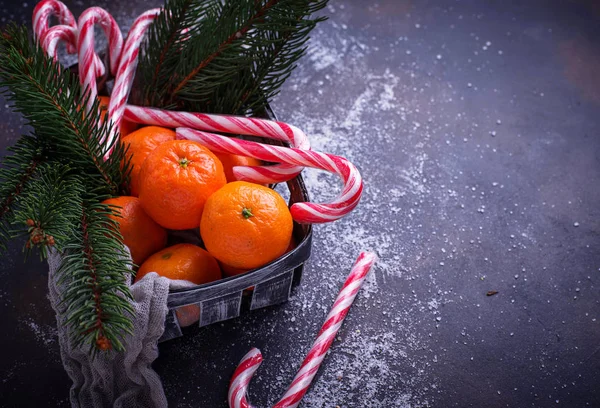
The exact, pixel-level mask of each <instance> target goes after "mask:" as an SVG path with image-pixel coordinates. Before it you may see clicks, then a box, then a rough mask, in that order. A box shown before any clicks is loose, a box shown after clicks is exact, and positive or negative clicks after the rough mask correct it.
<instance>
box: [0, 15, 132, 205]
mask: <svg viewBox="0 0 600 408" xmlns="http://www.w3.org/2000/svg"><path fill="white" fill-rule="evenodd" d="M0 86H3V87H6V88H5V90H4V94H5V95H7V98H8V99H9V100H10V101H12V102H13V103H14V107H15V110H16V111H18V112H21V113H22V114H23V116H24V117H25V119H27V121H28V124H29V125H31V126H32V127H33V128H34V130H35V136H36V137H37V138H39V139H41V140H43V143H45V144H47V145H48V146H49V148H50V150H51V152H49V153H51V154H52V155H55V156H57V157H64V158H68V159H69V161H70V163H71V164H72V166H73V168H74V169H77V170H80V171H81V172H82V174H87V175H88V177H86V178H85V183H86V187H87V190H88V191H94V192H96V193H97V192H98V191H102V192H104V194H106V195H115V194H117V193H118V192H119V190H120V189H121V186H122V185H123V184H124V181H125V180H124V177H125V176H124V174H125V175H126V174H127V170H128V169H125V170H126V171H125V172H123V171H122V169H121V162H122V161H123V159H124V158H125V156H124V149H123V148H122V147H121V148H119V147H118V146H115V152H114V154H112V155H111V157H110V159H109V160H107V161H104V160H103V159H102V157H103V154H104V152H105V151H107V150H108V149H110V148H111V147H112V146H108V145H106V144H104V143H102V141H103V140H104V139H105V137H106V136H107V135H108V134H109V132H110V130H111V126H112V124H110V122H108V121H107V122H104V123H102V122H101V121H100V115H99V114H89V113H88V114H84V113H82V109H83V108H82V107H84V106H86V104H87V99H88V97H82V96H80V95H81V89H80V85H79V83H78V81H77V79H76V78H75V77H74V76H73V75H72V74H71V73H70V72H69V70H64V69H61V67H60V65H59V64H58V63H57V62H55V61H54V60H52V59H51V58H48V57H47V56H46V55H45V53H44V52H43V50H42V49H41V48H40V47H39V45H38V44H32V43H31V42H30V40H29V38H28V35H27V31H26V29H25V28H24V27H16V26H14V25H10V26H9V27H8V29H7V30H6V31H5V33H4V35H3V36H2V37H0ZM92 112H99V102H98V101H95V102H94V105H93V108H92ZM114 143H118V140H115V142H114ZM114 143H113V145H114Z"/></svg>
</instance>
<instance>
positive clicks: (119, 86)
mask: <svg viewBox="0 0 600 408" xmlns="http://www.w3.org/2000/svg"><path fill="white" fill-rule="evenodd" d="M160 11H161V9H160V8H155V9H152V10H148V11H146V12H145V13H143V14H142V15H140V16H139V17H138V18H137V19H136V20H135V21H134V22H133V24H132V25H131V28H130V29H129V34H127V40H126V41H125V46H124V47H123V51H122V53H121V60H120V62H119V69H118V70H117V74H116V76H115V85H114V87H113V91H112V94H111V97H110V102H109V104H108V117H109V118H110V120H112V122H113V126H114V127H113V133H112V134H111V135H110V136H109V139H108V141H107V143H106V145H107V146H111V145H112V142H113V140H114V138H115V137H116V132H117V129H119V125H120V124H121V120H122V119H123V112H124V110H125V104H126V103H127V98H129V93H130V92H131V87H132V85H133V77H134V75H135V69H136V67H137V63H138V54H139V52H140V45H141V43H142V41H143V39H144V34H145V33H146V30H147V29H148V27H150V25H151V24H152V22H153V21H154V19H155V18H156V16H158V15H159V14H160ZM110 153H111V152H110V151H109V152H107V154H106V155H105V159H108V155H110Z"/></svg>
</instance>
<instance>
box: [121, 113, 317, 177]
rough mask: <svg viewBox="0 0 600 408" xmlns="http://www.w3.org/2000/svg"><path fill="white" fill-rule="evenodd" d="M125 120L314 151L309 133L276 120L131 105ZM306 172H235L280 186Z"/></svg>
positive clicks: (281, 168)
mask: <svg viewBox="0 0 600 408" xmlns="http://www.w3.org/2000/svg"><path fill="white" fill-rule="evenodd" d="M124 118H125V119H126V120H128V121H130V122H135V123H143V124H147V125H156V126H164V127H171V128H176V127H188V128H192V129H196V130H205V131H209V132H222V133H231V134H235V135H247V136H262V137H267V138H271V139H275V140H280V141H283V142H287V143H290V144H291V145H292V147H296V148H298V149H303V150H310V142H309V141H308V137H306V134H305V133H304V132H303V131H302V130H300V129H298V128H297V127H296V126H293V125H288V124H286V123H283V122H277V121H272V120H265V119H258V118H247V117H244V116H231V115H214V114H205V113H189V112H176V111H168V110H162V109H155V108H144V107H140V106H132V105H127V106H126V107H125V116H124ZM301 171H302V167H300V166H294V165H289V164H277V165H274V166H236V167H234V169H233V172H234V175H235V177H236V179H237V180H245V181H251V182H254V183H262V184H267V183H280V182H284V181H287V180H291V179H293V178H294V177H296V176H297V175H298V174H299V173H300V172H301Z"/></svg>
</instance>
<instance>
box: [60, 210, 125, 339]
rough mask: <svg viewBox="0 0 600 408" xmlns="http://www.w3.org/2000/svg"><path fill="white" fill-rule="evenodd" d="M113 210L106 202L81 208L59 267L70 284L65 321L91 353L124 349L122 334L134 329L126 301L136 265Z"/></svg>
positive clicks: (63, 279)
mask: <svg viewBox="0 0 600 408" xmlns="http://www.w3.org/2000/svg"><path fill="white" fill-rule="evenodd" d="M111 214H113V209H111V208H110V207H109V206H107V205H103V204H91V205H88V206H87V207H86V208H85V209H83V211H82V212H81V214H80V228H78V229H77V230H75V231H74V233H73V235H71V238H70V239H69V241H68V243H67V244H66V245H65V256H64V257H63V259H62V263H61V267H60V269H59V270H58V276H59V279H60V281H59V282H60V283H63V284H66V286H67V290H66V294H65V297H64V302H65V303H66V305H67V308H66V317H67V324H68V325H69V326H70V327H72V328H73V329H74V334H75V336H74V339H75V342H76V343H77V344H92V345H95V346H96V348H93V349H92V350H93V351H95V350H97V349H100V350H106V349H109V348H114V349H116V350H123V344H122V342H121V338H122V336H123V335H124V334H125V333H129V334H131V333H132V330H133V326H132V324H131V319H130V316H131V315H133V313H134V310H133V307H132V306H131V303H129V302H127V301H126V300H130V299H132V297H131V292H130V291H129V286H128V285H127V280H129V279H130V278H131V275H130V273H128V272H129V271H131V267H132V264H131V260H130V257H129V254H128V253H127V252H126V251H125V248H124V246H123V245H122V244H121V240H122V238H121V236H120V235H119V233H118V226H117V224H116V222H115V221H114V220H112V219H111V218H109V215H111Z"/></svg>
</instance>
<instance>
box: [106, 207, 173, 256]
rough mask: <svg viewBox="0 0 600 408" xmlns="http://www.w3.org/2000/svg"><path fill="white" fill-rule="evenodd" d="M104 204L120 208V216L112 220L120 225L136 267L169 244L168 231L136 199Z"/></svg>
mask: <svg viewBox="0 0 600 408" xmlns="http://www.w3.org/2000/svg"><path fill="white" fill-rule="evenodd" d="M102 203H103V204H109V205H113V206H117V207H120V208H118V209H116V211H117V213H118V214H119V215H120V216H119V217H114V216H111V218H112V219H114V220H115V221H117V222H118V223H119V231H120V232H121V235H122V236H123V243H124V244H125V245H127V247H128V248H129V251H130V252H131V258H132V259H133V262H134V263H135V264H136V265H140V264H141V263H142V262H144V261H145V260H146V258H148V257H149V256H150V255H152V254H153V253H154V252H156V251H158V250H160V249H162V248H164V247H165V245H166V244H167V231H165V229H164V228H162V227H161V226H160V225H158V224H157V223H155V222H154V221H153V220H152V218H150V217H149V216H148V214H146V212H145V211H144V209H143V208H142V206H141V204H140V200H139V199H137V198H136V197H127V196H122V197H116V198H109V199H108V200H105V201H103V202H102Z"/></svg>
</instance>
